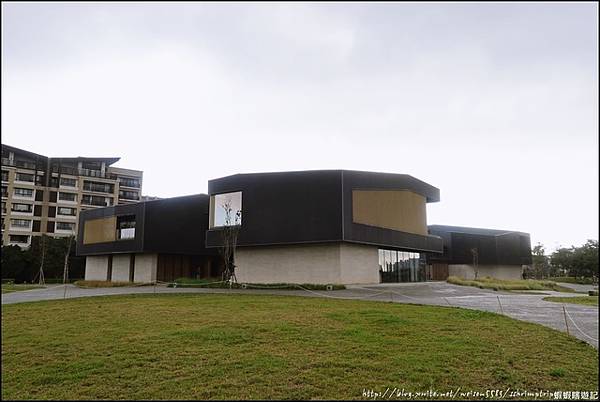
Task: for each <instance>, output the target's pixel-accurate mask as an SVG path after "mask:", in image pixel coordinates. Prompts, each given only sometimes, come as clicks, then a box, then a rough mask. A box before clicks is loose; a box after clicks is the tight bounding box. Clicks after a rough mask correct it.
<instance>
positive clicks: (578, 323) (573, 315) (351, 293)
mask: <svg viewBox="0 0 600 402" xmlns="http://www.w3.org/2000/svg"><path fill="white" fill-rule="evenodd" d="M586 286H587V287H586ZM576 287H577V290H578V291H584V290H587V289H588V288H589V289H592V287H591V286H589V285H579V286H576ZM574 288H575V286H574ZM66 290H67V292H66V297H67V298H69V299H70V298H78V297H91V296H108V295H123V294H136V293H139V294H143V293H157V294H159V293H160V294H164V293H231V292H233V293H245V294H249V293H252V294H277V295H295V296H307V297H327V298H334V299H364V300H377V301H392V302H395V303H413V304H427V305H440V306H454V307H462V308H469V309H475V310H485V311H491V312H496V313H501V314H505V315H507V316H509V317H512V318H516V319H518V320H523V321H529V322H534V323H538V324H542V325H545V326H547V327H550V328H554V329H557V330H559V331H563V332H566V330H567V326H566V323H565V314H564V312H563V304H561V303H554V302H547V301H544V300H542V299H543V298H544V297H547V296H561V297H569V296H581V294H571V293H559V292H553V291H543V292H532V293H531V294H524V293H509V292H495V291H492V290H485V289H478V288H475V287H470V286H456V285H451V284H448V283H445V282H422V283H402V284H379V285H363V286H358V285H351V286H348V289H345V290H336V291H312V290H302V289H299V290H293V291H290V290H272V289H269V290H259V289H252V290H250V289H237V290H229V289H202V288H167V287H165V286H156V287H154V286H138V287H116V288H93V289H82V288H78V287H76V286H74V285H67V288H66ZM64 291H65V287H64V286H63V285H49V286H48V287H47V288H45V289H34V290H26V291H20V292H12V293H6V294H3V295H2V304H13V303H24V302H35V301H41V300H60V299H62V298H63V297H64ZM564 306H565V308H566V312H567V321H568V326H569V332H570V334H571V335H573V336H576V337H577V338H579V339H581V340H583V341H585V342H588V343H589V344H591V345H593V346H594V347H596V348H598V308H597V307H592V306H583V305H577V304H565V305H564Z"/></svg>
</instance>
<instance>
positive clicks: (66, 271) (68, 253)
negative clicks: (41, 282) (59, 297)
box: [63, 235, 74, 299]
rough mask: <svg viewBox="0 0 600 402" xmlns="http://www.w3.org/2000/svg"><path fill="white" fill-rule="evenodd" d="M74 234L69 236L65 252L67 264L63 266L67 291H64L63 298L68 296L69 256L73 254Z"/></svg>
mask: <svg viewBox="0 0 600 402" xmlns="http://www.w3.org/2000/svg"><path fill="white" fill-rule="evenodd" d="M73 238H74V236H73V235H71V236H69V237H68V239H67V241H68V242H69V243H68V245H67V251H66V253H65V265H64V267H63V285H64V286H65V291H64V293H63V299H66V298H67V280H68V279H69V256H70V254H71V245H72V244H73Z"/></svg>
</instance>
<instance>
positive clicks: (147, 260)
mask: <svg viewBox="0 0 600 402" xmlns="http://www.w3.org/2000/svg"><path fill="white" fill-rule="evenodd" d="M157 267H158V254H136V255H135V269H134V273H133V281H134V282H140V283H148V282H154V281H155V280H156V270H157Z"/></svg>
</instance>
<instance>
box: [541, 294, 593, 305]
mask: <svg viewBox="0 0 600 402" xmlns="http://www.w3.org/2000/svg"><path fill="white" fill-rule="evenodd" d="M544 300H547V301H551V302H557V303H572V304H584V305H586V306H598V296H577V297H544Z"/></svg>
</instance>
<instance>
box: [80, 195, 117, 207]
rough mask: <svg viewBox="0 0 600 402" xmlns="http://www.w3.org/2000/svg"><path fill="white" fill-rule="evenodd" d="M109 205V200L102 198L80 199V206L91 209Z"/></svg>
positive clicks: (84, 197) (87, 197)
mask: <svg viewBox="0 0 600 402" xmlns="http://www.w3.org/2000/svg"><path fill="white" fill-rule="evenodd" d="M111 204H112V202H111V200H110V199H109V200H106V199H105V198H104V197H94V196H92V197H90V196H85V195H84V196H83V197H82V199H81V205H90V206H93V207H110V206H111Z"/></svg>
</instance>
